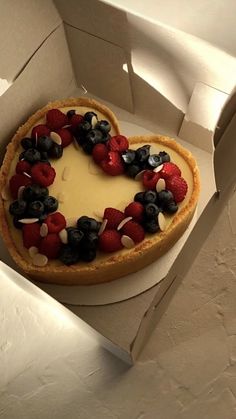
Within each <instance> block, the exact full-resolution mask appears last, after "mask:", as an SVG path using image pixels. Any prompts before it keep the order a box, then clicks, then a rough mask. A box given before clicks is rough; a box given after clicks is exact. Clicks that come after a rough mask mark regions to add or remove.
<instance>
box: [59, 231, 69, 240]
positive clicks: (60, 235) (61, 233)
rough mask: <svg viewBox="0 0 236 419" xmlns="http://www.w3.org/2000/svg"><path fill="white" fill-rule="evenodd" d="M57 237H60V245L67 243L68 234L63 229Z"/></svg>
mask: <svg viewBox="0 0 236 419" xmlns="http://www.w3.org/2000/svg"><path fill="white" fill-rule="evenodd" d="M59 237H60V239H61V242H62V243H64V244H67V243H68V233H67V230H66V229H65V228H63V230H61V231H60V233H59Z"/></svg>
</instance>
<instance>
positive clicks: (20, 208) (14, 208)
mask: <svg viewBox="0 0 236 419" xmlns="http://www.w3.org/2000/svg"><path fill="white" fill-rule="evenodd" d="M26 207H27V203H26V202H25V201H23V200H22V199H21V200H18V201H13V202H12V203H11V204H10V206H9V212H10V214H11V215H16V216H19V215H20V216H21V215H23V214H24V213H25V211H26Z"/></svg>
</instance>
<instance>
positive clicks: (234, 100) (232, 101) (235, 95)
mask: <svg viewBox="0 0 236 419" xmlns="http://www.w3.org/2000/svg"><path fill="white" fill-rule="evenodd" d="M235 112H236V87H235V88H234V89H233V91H232V93H231V94H230V96H229V97H228V99H227V101H226V102H225V104H224V107H223V109H222V112H221V114H220V116H219V119H218V122H217V126H216V130H215V133H214V144H215V147H216V146H217V144H218V143H219V141H220V138H221V137H222V136H223V135H224V132H225V130H226V128H227V125H228V124H229V123H230V121H231V119H232V118H233V115H234V114H235Z"/></svg>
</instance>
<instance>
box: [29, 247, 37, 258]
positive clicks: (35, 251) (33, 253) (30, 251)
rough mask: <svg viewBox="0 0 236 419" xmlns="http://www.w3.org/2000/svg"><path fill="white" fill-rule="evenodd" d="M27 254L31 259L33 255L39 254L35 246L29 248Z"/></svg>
mask: <svg viewBox="0 0 236 419" xmlns="http://www.w3.org/2000/svg"><path fill="white" fill-rule="evenodd" d="M28 252H29V255H30V257H31V258H33V257H34V256H35V255H37V253H38V252H39V249H38V248H37V247H35V246H31V247H30V248H29V250H28Z"/></svg>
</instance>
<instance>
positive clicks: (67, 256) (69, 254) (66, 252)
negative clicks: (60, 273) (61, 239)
mask: <svg viewBox="0 0 236 419" xmlns="http://www.w3.org/2000/svg"><path fill="white" fill-rule="evenodd" d="M59 260H60V261H61V262H62V263H64V264H65V265H73V263H77V262H78V261H79V251H78V249H77V248H75V247H72V246H69V245H64V246H63V247H62V248H61V250H60V253H59Z"/></svg>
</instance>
